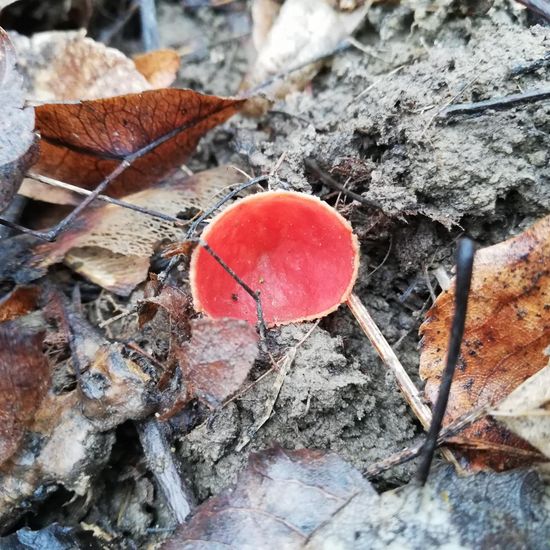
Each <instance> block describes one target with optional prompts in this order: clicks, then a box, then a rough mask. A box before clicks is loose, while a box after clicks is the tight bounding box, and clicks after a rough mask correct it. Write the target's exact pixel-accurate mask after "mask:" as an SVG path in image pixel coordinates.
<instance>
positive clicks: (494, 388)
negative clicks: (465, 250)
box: [420, 216, 550, 470]
mask: <svg viewBox="0 0 550 550" xmlns="http://www.w3.org/2000/svg"><path fill="white" fill-rule="evenodd" d="M549 297H550V216H547V217H546V218H543V219H542V220H540V221H539V222H537V223H536V224H535V225H533V226H532V227H531V228H530V229H528V230H526V231H524V232H523V233H521V234H520V235H518V236H517V237H514V238H512V239H509V240H507V241H504V242H502V243H499V244H496V245H494V246H490V247H488V248H485V249H482V250H479V251H478V252H477V254H476V256H475V261H474V271H473V278H472V286H471V291H470V298H469V306H468V315H467V318H466V328H465V333H464V340H463V344H462V349H461V357H460V359H459V363H458V366H457V371H456V373H455V377H454V379H453V385H452V388H451V394H450V397H449V404H448V407H447V412H446V415H445V419H444V425H447V424H449V423H450V422H452V421H453V420H455V419H456V418H457V417H459V416H460V415H461V414H464V413H466V412H467V411H469V410H471V409H474V408H476V407H479V406H483V405H487V404H491V403H495V402H496V401H498V400H500V399H502V398H503V397H505V396H506V395H508V394H509V393H510V392H511V391H512V390H514V389H515V388H516V387H517V386H519V385H520V384H521V383H522V382H523V381H525V380H526V379H527V378H529V377H530V376H532V375H533V374H535V373H536V372H538V371H539V370H540V369H542V368H543V367H544V366H545V364H546V359H545V357H544V355H543V351H544V349H545V348H546V347H547V346H548V344H549V343H550V307H548V304H549V303H550V300H549ZM453 300H454V288H451V289H450V290H449V291H447V292H444V293H442V294H441V295H440V296H439V297H438V298H437V300H436V302H435V304H434V305H433V307H432V308H431V310H430V311H429V312H428V314H427V317H426V321H425V322H424V324H423V325H422V327H421V334H422V336H423V346H422V353H421V357H420V375H421V376H422V378H424V379H425V380H426V389H425V393H426V396H427V397H428V399H429V400H430V401H431V402H432V403H433V402H435V400H436V398H437V393H438V387H439V380H440V378H441V373H442V371H443V366H444V361H445V355H446V349H447V338H448V334H449V330H450V326H451V318H452V314H453V305H452V304H453ZM455 441H457V442H460V444H461V445H467V446H469V447H473V449H472V450H471V451H467V450H464V451H461V452H463V454H464V455H465V457H466V458H467V459H468V460H469V462H470V466H471V467H472V468H473V469H474V470H475V469H483V468H494V469H497V470H502V469H507V468H511V467H514V466H517V465H519V464H521V465H525V463H527V462H529V460H537V459H540V455H539V454H538V453H537V452H536V451H535V450H534V449H533V448H532V447H531V446H529V445H528V444H527V443H526V442H525V441H523V440H522V439H520V438H518V437H517V436H514V435H513V434H511V433H510V432H509V431H508V430H506V429H504V428H503V427H502V426H500V425H499V424H497V423H496V422H495V421H494V420H492V419H490V418H485V419H483V420H480V421H478V422H476V423H475V424H473V425H472V426H470V427H469V428H467V429H465V430H464V431H463V432H462V433H461V434H460V439H455Z"/></svg>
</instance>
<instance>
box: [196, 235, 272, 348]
mask: <svg viewBox="0 0 550 550" xmlns="http://www.w3.org/2000/svg"><path fill="white" fill-rule="evenodd" d="M198 242H199V246H202V247H203V248H204V249H205V250H206V252H208V254H210V256H212V258H214V260H216V261H217V262H218V263H219V264H220V265H221V266H222V267H223V268H224V269H225V271H227V273H228V274H229V275H231V277H232V278H233V279H234V280H235V281H236V282H237V284H238V285H239V286H240V287H241V288H242V289H243V290H244V291H245V292H246V293H247V294H248V295H249V296H250V297H251V298H252V299H253V300H254V302H256V315H257V317H258V332H259V333H260V338H261V339H262V340H265V333H266V330H267V329H266V325H265V318H264V311H263V308H262V301H261V298H260V291H259V290H253V289H252V288H250V287H249V286H248V285H247V284H246V283H245V282H244V281H243V280H242V279H241V278H240V277H239V276H238V275H237V274H236V273H235V272H234V271H233V270H232V269H231V268H230V267H229V266H228V265H227V264H226V263H225V262H224V261H223V260H222V259H221V258H220V256H218V254H217V253H216V252H215V251H214V250H213V249H212V247H211V246H210V245H209V244H208V243H207V242H206V241H203V240H202V239H199V240H198Z"/></svg>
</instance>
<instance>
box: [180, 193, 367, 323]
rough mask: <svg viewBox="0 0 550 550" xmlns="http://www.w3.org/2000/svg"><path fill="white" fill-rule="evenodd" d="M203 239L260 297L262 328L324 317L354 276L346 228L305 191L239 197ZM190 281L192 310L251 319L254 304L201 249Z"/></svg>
mask: <svg viewBox="0 0 550 550" xmlns="http://www.w3.org/2000/svg"><path fill="white" fill-rule="evenodd" d="M202 239H203V241H205V242H206V243H207V244H208V245H209V246H210V248H212V249H213V250H214V252H215V253H216V254H217V255H218V256H219V257H220V258H221V259H222V260H223V261H224V262H225V263H226V264H227V265H228V266H229V267H230V268H231V269H232V270H233V271H234V272H235V273H236V274H237V275H238V276H239V277H240V278H241V279H242V280H243V281H244V282H245V283H246V284H247V285H248V286H250V287H251V288H252V289H253V290H254V291H259V292H260V299H261V304H262V309H263V314H264V318H265V322H266V324H267V325H268V326H275V325H283V324H287V323H293V322H298V321H306V320H311V319H317V318H319V317H323V316H324V315H327V314H328V313H331V312H332V311H334V310H336V309H337V308H338V306H339V305H340V304H341V303H343V302H345V301H346V300H347V299H348V298H349V296H350V294H351V290H352V288H353V285H354V283H355V279H356V278H357V271H358V268H359V244H358V241H357V237H356V235H355V234H354V233H353V229H352V227H351V225H350V224H349V222H348V221H347V220H346V219H345V218H343V217H342V216H341V215H340V214H339V213H338V212H337V211H336V210H335V209H334V208H332V207H331V206H329V205H328V204H326V203H325V202H322V201H321V200H319V199H318V198H317V197H313V196H311V195H307V194H305V193H297V192H294V191H267V192H264V193H259V194H257V195H251V196H249V197H246V198H244V199H241V200H239V201H237V202H235V203H234V204H233V205H231V206H230V207H229V208H227V209H226V210H224V211H223V212H221V213H220V214H218V215H217V216H216V217H215V218H214V219H213V220H212V221H211V222H210V224H209V226H208V227H207V228H206V229H205V231H204V233H203V235H202ZM190 279H191V290H192V293H193V301H194V304H195V308H196V309H197V310H198V311H201V312H204V313H206V314H207V315H209V316H210V317H214V318H218V317H232V318H236V319H244V320H246V321H248V322H250V323H255V322H256V321H257V312H256V304H255V302H254V300H253V299H252V298H251V296H250V295H249V294H248V293H247V292H246V291H245V289H243V288H242V286H241V285H239V283H238V282H237V281H236V280H235V279H234V278H232V277H231V275H230V274H229V273H228V272H227V271H226V270H225V269H224V268H223V267H222V266H221V265H220V263H219V262H217V261H216V260H215V259H214V258H213V257H212V255H211V254H209V253H208V251H206V250H205V249H204V248H203V247H201V246H198V247H197V248H196V249H195V251H194V252H193V256H192V259H191V274H190Z"/></svg>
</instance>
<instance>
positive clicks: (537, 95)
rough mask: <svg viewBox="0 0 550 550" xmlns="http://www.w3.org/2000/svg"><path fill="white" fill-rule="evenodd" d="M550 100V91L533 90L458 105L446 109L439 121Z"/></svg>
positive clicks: (440, 115) (439, 116) (440, 114)
mask: <svg viewBox="0 0 550 550" xmlns="http://www.w3.org/2000/svg"><path fill="white" fill-rule="evenodd" d="M546 99H550V90H533V91H531V92H525V93H522V94H512V95H507V96H503V97H497V98H494V99H486V100H484V101H478V102H476V103H458V104H456V105H451V106H449V107H447V108H446V109H444V110H443V111H442V112H441V113H439V115H438V117H437V118H438V119H447V118H450V117H453V116H458V115H478V114H480V113H483V112H484V111H487V110H488V109H494V110H497V109H511V108H512V107H515V106H516V105H522V104H524V103H534V102H536V101H544V100H546Z"/></svg>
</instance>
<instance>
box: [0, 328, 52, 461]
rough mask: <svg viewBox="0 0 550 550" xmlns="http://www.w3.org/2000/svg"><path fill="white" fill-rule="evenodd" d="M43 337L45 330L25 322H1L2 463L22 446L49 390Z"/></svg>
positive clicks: (0, 418) (0, 434) (0, 433)
mask: <svg viewBox="0 0 550 550" xmlns="http://www.w3.org/2000/svg"><path fill="white" fill-rule="evenodd" d="M43 340H44V334H43V333H41V332H36V330H33V329H30V328H27V327H25V326H24V324H22V323H19V322H16V321H10V322H7V323H1V324H0V464H3V463H4V462H6V460H8V459H9V458H10V457H11V456H12V455H13V454H14V453H15V452H16V451H17V449H18V448H19V445H20V444H21V441H22V439H23V436H24V435H25V431H26V429H27V427H28V425H29V424H30V423H31V422H32V420H33V418H34V415H35V413H36V411H37V409H38V407H39V405H40V402H41V401H42V399H43V398H44V396H45V394H46V392H47V390H48V386H49V382H50V371H49V367H48V363H47V361H46V357H45V356H44V354H43V352H42V343H43Z"/></svg>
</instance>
